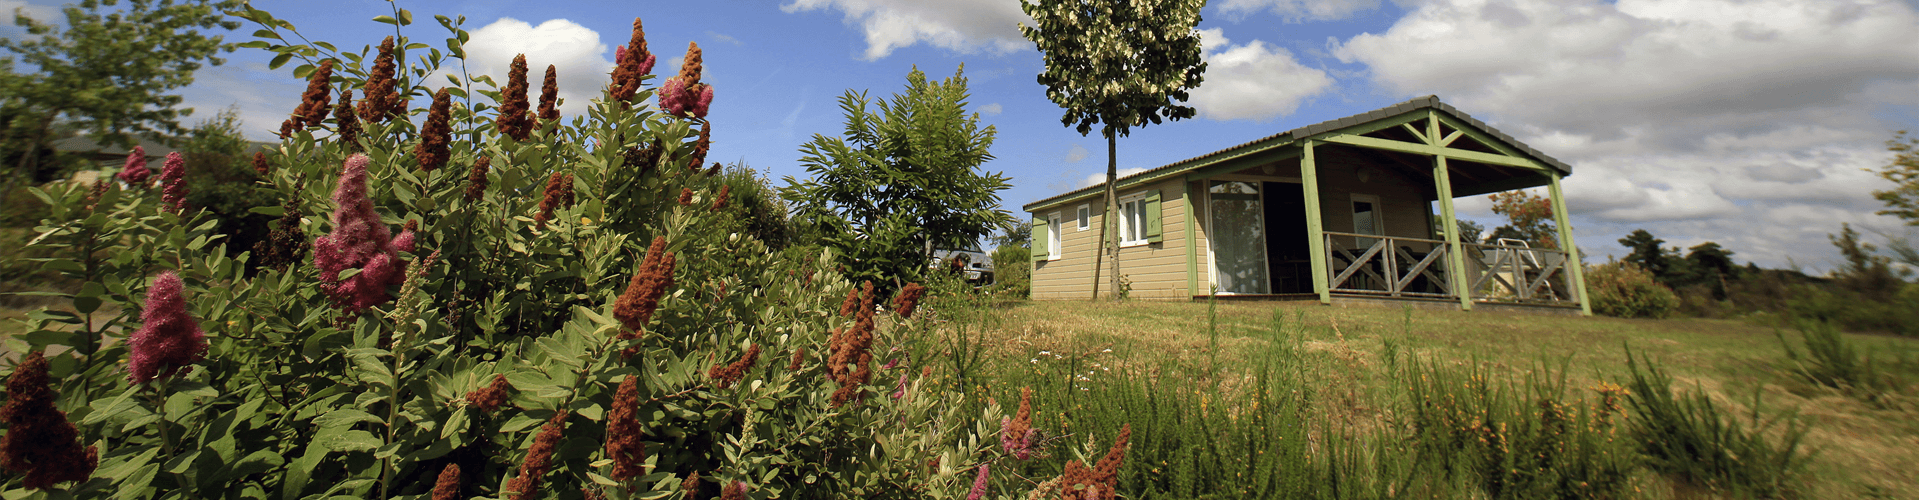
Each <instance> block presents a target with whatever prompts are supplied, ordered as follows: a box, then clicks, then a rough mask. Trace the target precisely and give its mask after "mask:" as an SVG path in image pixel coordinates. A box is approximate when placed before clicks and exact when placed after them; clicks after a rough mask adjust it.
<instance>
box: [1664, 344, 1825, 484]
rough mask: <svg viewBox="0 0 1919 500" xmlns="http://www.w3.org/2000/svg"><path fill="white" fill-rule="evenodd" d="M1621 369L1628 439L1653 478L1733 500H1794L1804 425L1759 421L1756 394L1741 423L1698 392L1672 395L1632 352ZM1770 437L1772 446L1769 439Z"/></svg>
mask: <svg viewBox="0 0 1919 500" xmlns="http://www.w3.org/2000/svg"><path fill="white" fill-rule="evenodd" d="M1626 364H1627V367H1628V368H1629V369H1630V370H1631V372H1632V380H1631V381H1630V383H1629V384H1628V386H1627V393H1626V394H1627V398H1626V399H1627V401H1628V402H1629V403H1630V405H1629V406H1630V408H1631V409H1632V413H1633V418H1632V419H1630V420H1629V422H1631V425H1630V426H1629V427H1630V428H1631V435H1632V438H1633V440H1634V441H1636V442H1638V443H1639V445H1640V453H1642V454H1643V455H1644V456H1645V458H1646V460H1647V464H1648V465H1649V466H1651V467H1652V468H1653V470H1655V471H1658V472H1661V473H1664V474H1666V475H1667V476H1669V477H1671V478H1673V479H1675V480H1678V481H1680V482H1682V483H1685V484H1688V485H1691V486H1695V487H1701V488H1706V489H1709V490H1712V491H1716V492H1720V493H1723V494H1730V495H1733V496H1736V497H1757V498H1794V497H1796V496H1797V493H1798V492H1797V491H1796V489H1795V488H1794V486H1795V485H1797V484H1799V482H1800V481H1799V476H1800V475H1801V474H1802V473H1803V469H1804V466H1805V462H1806V460H1807V458H1806V455H1805V454H1804V453H1802V452H1801V450H1800V444H1801V442H1802V441H1803V440H1804V439H1805V436H1806V423H1805V421H1803V420H1800V419H1799V418H1797V416H1796V415H1793V414H1790V413H1786V414H1780V415H1775V416H1773V417H1771V418H1764V417H1763V416H1762V414H1761V409H1760V401H1759V393H1758V392H1757V391H1755V392H1754V393H1753V401H1752V404H1751V410H1752V411H1751V414H1750V415H1749V416H1748V417H1747V418H1744V419H1741V418H1739V417H1737V416H1735V415H1733V414H1731V413H1729V412H1728V411H1726V410H1725V409H1723V408H1721V407H1720V406H1719V405H1717V404H1715V403H1713V401H1712V398H1711V397H1708V396H1707V395H1706V394H1705V393H1704V392H1703V391H1701V390H1698V389H1695V390H1693V391H1691V392H1688V393H1685V394H1674V393H1673V390H1672V377H1671V376H1669V375H1667V374H1666V371H1665V370H1663V369H1661V368H1660V367H1659V366H1658V365H1656V364H1654V363H1653V362H1651V361H1650V360H1647V359H1644V358H1643V356H1640V355H1636V354H1634V353H1633V352H1632V350H1631V349H1628V350H1627V351H1626ZM1747 422H1750V423H1749V424H1748V423H1747ZM1775 431H1776V434H1777V435H1778V438H1779V440H1778V442H1774V441H1773V440H1772V438H1771V437H1769V436H1772V435H1774V434H1775Z"/></svg>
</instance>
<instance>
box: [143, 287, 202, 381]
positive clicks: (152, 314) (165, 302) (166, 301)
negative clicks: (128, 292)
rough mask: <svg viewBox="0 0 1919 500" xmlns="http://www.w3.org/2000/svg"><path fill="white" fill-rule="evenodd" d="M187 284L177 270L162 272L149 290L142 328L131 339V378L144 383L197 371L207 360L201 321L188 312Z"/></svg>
mask: <svg viewBox="0 0 1919 500" xmlns="http://www.w3.org/2000/svg"><path fill="white" fill-rule="evenodd" d="M185 288H186V284H185V283H183V282H181V281H180V275H179V274H176V273H174V272H173V271H167V272H163V273H160V275H159V276H157V277H155V278H154V279H153V287H152V288H148V289H147V305H146V309H144V310H142V311H140V329H139V330H137V331H135V332H133V336H132V337H130V338H129V339H128V340H127V348H128V350H130V351H132V355H131V356H130V357H131V358H132V359H131V360H129V361H128V363H127V372H128V375H127V380H129V381H132V383H134V384H144V383H147V382H150V381H152V380H154V379H156V378H169V377H172V376H174V375H176V374H185V373H186V372H187V371H191V370H193V367H192V366H190V365H192V364H194V363H198V362H200V361H201V360H203V359H206V353H207V339H206V336H205V335H203V334H201V333H200V323H199V321H196V320H194V319H193V317H192V316H189V315H188V314H187V303H186V298H185V297H182V296H181V292H182V290H184V289H185Z"/></svg>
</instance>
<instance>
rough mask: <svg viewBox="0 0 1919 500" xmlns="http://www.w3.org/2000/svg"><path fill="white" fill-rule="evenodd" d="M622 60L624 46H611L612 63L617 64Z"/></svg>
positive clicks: (623, 58) (623, 59)
mask: <svg viewBox="0 0 1919 500" xmlns="http://www.w3.org/2000/svg"><path fill="white" fill-rule="evenodd" d="M623 62H626V46H625V45H621V46H618V47H614V48H613V64H619V63H623Z"/></svg>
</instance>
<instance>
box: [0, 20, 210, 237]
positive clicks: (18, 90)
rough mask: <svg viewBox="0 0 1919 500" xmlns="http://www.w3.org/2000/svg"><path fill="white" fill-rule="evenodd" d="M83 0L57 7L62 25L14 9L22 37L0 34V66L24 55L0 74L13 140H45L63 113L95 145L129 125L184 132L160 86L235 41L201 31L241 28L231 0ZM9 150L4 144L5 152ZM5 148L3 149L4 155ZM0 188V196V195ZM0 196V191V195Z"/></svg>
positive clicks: (118, 136)
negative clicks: (0, 54)
mask: <svg viewBox="0 0 1919 500" xmlns="http://www.w3.org/2000/svg"><path fill="white" fill-rule="evenodd" d="M119 3H120V2H118V1H117V0H83V1H81V2H79V3H78V4H74V5H68V6H67V7H66V8H64V9H62V13H63V14H64V15H65V17H66V29H64V30H62V29H60V27H59V26H58V25H56V24H54V23H51V22H44V21H41V20H36V19H32V18H29V17H26V16H24V15H21V13H19V12H15V13H13V16H14V18H13V22H14V24H16V25H19V26H21V27H24V28H26V29H27V33H28V34H29V35H32V36H31V37H23V38H21V39H17V40H13V39H0V49H4V50H6V51H7V52H9V53H11V54H12V55H13V56H17V57H18V59H17V60H16V59H14V58H13V57H7V58H5V59H0V63H4V64H0V65H5V66H8V67H10V68H11V67H12V66H13V64H12V63H23V64H25V65H27V66H29V67H31V68H32V69H33V72H30V73H27V72H19V71H17V68H14V71H9V72H7V73H6V74H4V75H0V76H3V77H4V79H5V80H7V81H6V83H4V88H5V90H7V92H5V93H0V107H7V108H12V109H13V110H14V111H15V112H14V113H8V114H7V116H8V117H9V118H10V122H9V123H6V124H4V125H5V128H6V129H7V130H10V131H15V132H17V137H18V139H17V140H15V141H12V142H14V143H15V144H16V145H18V147H22V148H25V149H26V150H29V151H31V150H38V149H41V148H44V147H46V143H47V142H48V139H49V136H50V133H51V131H52V129H53V126H54V122H55V121H56V120H58V119H66V120H68V122H69V123H71V124H73V125H75V126H76V127H77V128H79V129H81V130H84V131H86V132H87V133H90V134H92V135H93V136H94V137H95V138H96V139H97V140H98V141H99V142H100V143H101V144H110V145H120V146H129V147H130V146H132V144H133V142H132V136H133V134H136V133H147V132H159V133H163V134H166V135H178V134H181V133H183V132H184V130H183V129H182V128H181V127H180V123H179V119H180V117H182V116H186V115H188V114H191V113H192V112H193V110H192V109H191V108H184V109H183V108H178V107H177V106H179V104H180V102H181V97H180V96H178V95H173V94H169V93H168V92H169V91H172V90H173V89H177V88H180V87H185V86H187V85H189V84H192V83H193V73H194V72H195V71H198V70H199V69H200V66H201V64H202V63H203V62H204V63H206V64H211V65H215V66H218V65H220V64H222V63H224V62H226V61H225V60H223V59H221V58H219V57H215V56H214V54H216V53H218V52H220V51H223V50H224V51H227V52H232V51H233V49H234V47H235V45H234V44H230V43H224V42H223V41H222V37H221V36H218V35H211V36H210V35H207V34H205V33H202V32H201V30H211V29H213V28H223V29H227V30H232V29H234V28H238V27H240V23H239V22H237V21H233V20H229V19H227V18H226V16H225V15H224V14H222V13H221V12H222V11H224V10H228V9H234V8H238V7H239V6H240V5H241V3H242V2H241V1H240V0H219V1H217V2H214V1H210V0H182V1H179V2H176V1H175V0H158V1H155V0H128V1H127V2H126V6H125V8H121V9H113V7H115V6H117V5H118V4H119ZM10 153H11V152H10ZM9 156H11V155H9ZM39 157H40V155H37V154H26V155H20V156H18V158H19V160H18V161H16V162H15V164H13V165H9V166H8V167H10V170H7V171H5V173H6V177H7V178H8V180H7V183H8V184H11V183H12V182H15V181H16V180H17V177H16V175H15V174H16V173H18V172H25V171H31V170H32V169H33V168H34V167H35V165H34V164H35V163H36V161H37V160H38V158H39ZM0 196H4V194H0ZM0 200H3V199H0Z"/></svg>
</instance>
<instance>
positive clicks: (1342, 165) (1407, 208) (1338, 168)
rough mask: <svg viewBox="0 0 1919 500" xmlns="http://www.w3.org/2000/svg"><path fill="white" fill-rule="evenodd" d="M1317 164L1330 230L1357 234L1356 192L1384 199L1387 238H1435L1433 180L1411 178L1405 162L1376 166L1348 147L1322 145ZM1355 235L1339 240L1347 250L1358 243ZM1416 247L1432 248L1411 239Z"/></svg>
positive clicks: (1321, 201) (1322, 210)
mask: <svg viewBox="0 0 1919 500" xmlns="http://www.w3.org/2000/svg"><path fill="white" fill-rule="evenodd" d="M1315 152H1316V153H1320V154H1318V155H1316V157H1317V158H1315V161H1316V165H1315V166H1316V167H1317V169H1316V170H1318V171H1319V209H1320V214H1321V216H1322V219H1321V220H1322V221H1323V222H1324V227H1325V228H1326V230H1327V231H1332V232H1338V233H1350V232H1353V195H1354V194H1368V195H1373V196H1376V197H1379V204H1380V206H1379V208H1378V210H1380V211H1382V212H1383V214H1382V215H1383V217H1381V222H1383V223H1384V225H1385V227H1384V228H1383V229H1384V230H1385V231H1384V234H1385V235H1386V236H1398V237H1403V238H1427V239H1431V238H1432V225H1431V223H1430V222H1429V219H1428V214H1429V213H1430V212H1431V211H1432V204H1431V202H1430V201H1428V200H1431V199H1432V198H1433V196H1432V195H1431V194H1430V193H1431V192H1432V190H1433V186H1432V182H1431V181H1430V180H1428V179H1425V178H1418V177H1412V176H1410V175H1407V174H1406V173H1404V172H1402V171H1401V169H1403V168H1405V167H1403V166H1390V165H1380V164H1374V163H1372V162H1368V161H1364V160H1361V159H1358V158H1355V157H1354V156H1353V155H1352V153H1351V150H1350V149H1349V148H1346V147H1320V148H1317V151H1315ZM1362 168H1365V169H1369V173H1370V175H1369V176H1368V177H1367V180H1366V181H1364V182H1362V181H1360V180H1359V171H1360V170H1361V169H1362ZM1352 240H1353V238H1345V239H1344V240H1343V241H1340V244H1342V245H1345V246H1346V247H1347V248H1352V247H1353V246H1354V242H1353V241H1352ZM1406 245H1407V246H1411V247H1413V249H1414V250H1417V251H1422V252H1423V251H1427V250H1428V249H1426V248H1423V247H1422V246H1421V245H1418V244H1412V243H1407V244H1406Z"/></svg>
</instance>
